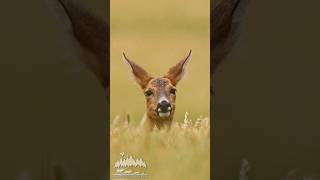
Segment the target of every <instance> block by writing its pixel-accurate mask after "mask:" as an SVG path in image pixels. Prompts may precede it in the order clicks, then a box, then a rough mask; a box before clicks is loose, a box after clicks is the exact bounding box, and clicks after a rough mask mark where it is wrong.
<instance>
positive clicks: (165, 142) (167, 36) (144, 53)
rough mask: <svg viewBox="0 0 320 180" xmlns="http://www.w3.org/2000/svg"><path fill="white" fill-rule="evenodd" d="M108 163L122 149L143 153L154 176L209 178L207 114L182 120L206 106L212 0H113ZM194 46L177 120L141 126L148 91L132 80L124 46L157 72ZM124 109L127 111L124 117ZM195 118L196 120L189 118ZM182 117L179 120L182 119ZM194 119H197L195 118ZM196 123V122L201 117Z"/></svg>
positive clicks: (164, 179)
mask: <svg viewBox="0 0 320 180" xmlns="http://www.w3.org/2000/svg"><path fill="white" fill-rule="evenodd" d="M110 3H111V4H110V5H111V8H110V9H111V18H110V25H111V26H110V31H111V42H110V52H111V55H110V56H111V67H110V70H111V73H110V74H111V86H110V98H111V99H110V119H111V120H114V119H115V120H114V121H111V122H110V123H111V129H110V133H111V134H110V136H111V138H110V147H111V154H110V158H111V161H110V166H111V169H110V171H111V173H114V171H115V168H113V167H114V163H115V162H116V161H117V160H119V159H120V158H121V156H120V154H119V153H121V152H125V153H126V154H129V155H132V156H135V157H139V158H143V159H144V160H145V161H146V163H147V164H148V165H149V166H148V168H147V169H146V170H147V173H148V174H149V178H148V179H151V180H180V179H181V180H182V179H183V180H199V179H201V180H206V179H209V174H210V173H209V168H210V166H209V163H210V138H209V131H210V129H209V125H208V124H209V119H208V118H199V119H200V120H198V122H200V121H201V123H202V127H201V128H197V127H196V126H194V125H192V126H190V127H188V126H187V127H188V128H184V127H185V125H184V124H185V122H184V115H185V112H190V119H193V120H196V119H197V118H198V117H201V116H202V117H208V116H209V112H210V91H209V90H210V76H209V72H210V16H209V15H210V12H209V9H210V1H209V0H200V1H190V0H174V1H172V0H161V1H150V0H135V1H130V0H111V1H110ZM190 49H192V50H193V56H192V59H191V61H190V62H189V64H188V65H187V72H186V74H185V77H184V79H183V80H182V81H181V82H180V83H179V84H178V86H177V90H178V91H177V101H176V112H175V120H174V121H175V122H174V126H173V128H172V129H171V131H169V132H162V131H161V132H158V131H155V132H151V133H146V132H143V131H142V130H141V129H140V128H139V127H138V124H139V122H140V120H141V118H142V116H143V114H144V113H145V97H144V95H143V93H142V91H141V89H140V87H139V86H138V85H137V84H136V83H135V82H134V80H133V78H132V75H131V72H130V71H129V67H128V65H127V64H125V63H124V61H123V59H122V52H123V51H125V52H126V55H127V56H128V57H129V58H130V59H131V60H133V61H134V62H136V63H137V64H139V65H141V66H142V67H143V68H145V69H146V70H147V71H148V72H149V73H150V74H152V75H154V76H161V75H164V74H165V73H166V72H167V70H168V69H169V68H170V67H171V66H173V65H175V64H176V63H177V62H178V61H179V60H181V59H182V58H183V57H185V56H186V55H187V53H188V51H189V50H190ZM126 113H129V114H130V123H129V124H128V123H127V120H126V117H127V116H126ZM194 122H195V121H194ZM179 124H180V125H179ZM195 124H196V123H195ZM198 124H199V123H198Z"/></svg>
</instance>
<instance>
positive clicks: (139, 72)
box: [123, 53, 152, 89]
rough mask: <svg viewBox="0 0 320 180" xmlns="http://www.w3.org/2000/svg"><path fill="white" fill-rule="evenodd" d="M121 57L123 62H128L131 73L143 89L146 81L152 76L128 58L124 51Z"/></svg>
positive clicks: (146, 83)
mask: <svg viewBox="0 0 320 180" xmlns="http://www.w3.org/2000/svg"><path fill="white" fill-rule="evenodd" d="M123 57H124V59H125V62H127V63H128V64H129V67H130V68H131V71H132V74H133V75H134V77H135V79H136V81H137V83H138V84H139V85H140V86H141V88H142V89H144V88H145V87H146V86H147V85H148V82H149V81H150V80H151V79H152V76H150V75H149V74H148V73H147V71H145V70H144V69H143V68H142V67H140V66H139V65H137V64H136V63H134V62H132V61H131V60H129V59H128V58H127V56H126V55H125V53H123Z"/></svg>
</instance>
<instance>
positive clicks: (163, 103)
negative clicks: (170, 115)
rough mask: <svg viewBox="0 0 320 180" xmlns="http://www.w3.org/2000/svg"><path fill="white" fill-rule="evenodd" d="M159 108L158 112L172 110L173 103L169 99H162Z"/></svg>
mask: <svg viewBox="0 0 320 180" xmlns="http://www.w3.org/2000/svg"><path fill="white" fill-rule="evenodd" d="M157 110H158V112H169V111H171V105H170V103H169V102H168V101H161V102H160V103H159V104H158V108H157Z"/></svg>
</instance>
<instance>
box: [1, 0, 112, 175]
mask: <svg viewBox="0 0 320 180" xmlns="http://www.w3.org/2000/svg"><path fill="white" fill-rule="evenodd" d="M77 3H79V4H80V6H82V7H85V9H88V10H89V11H91V12H92V11H93V13H95V14H96V15H97V16H99V17H101V18H106V12H107V9H108V7H107V5H106V4H107V3H106V1H104V0H92V1H85V0H81V1H80V0H77ZM50 10H51V9H50V8H49V7H48V3H47V2H46V1H43V0H35V1H33V2H32V3H31V2H28V1H21V2H14V1H9V0H4V1H2V2H1V11H0V22H1V29H0V38H1V42H0V47H1V53H0V59H1V61H0V71H1V74H2V75H1V76H0V81H1V88H0V89H1V90H0V91H1V93H0V99H1V101H0V120H1V126H0V134H1V135H0V142H1V143H0V146H1V148H0V159H1V162H0V166H1V172H0V179H15V180H27V179H29V180H49V179H52V173H53V167H55V166H59V167H62V168H63V169H64V171H65V173H66V177H65V179H77V180H88V179H105V177H106V173H107V171H106V166H107V162H106V159H107V154H106V151H107V142H108V141H107V134H108V130H107V128H106V127H107V121H106V119H107V106H106V95H105V91H104V90H103V88H101V86H100V83H99V82H98V80H97V79H96V78H95V77H94V75H93V74H92V73H91V72H90V71H89V70H87V68H86V67H85V66H83V64H82V62H81V61H80V60H79V56H78V55H77V54H74V52H72V51H73V49H74V47H72V46H69V42H67V41H66V39H67V38H66V37H67V34H66V32H65V30H64V28H63V24H62V23H61V22H60V21H58V20H57V18H55V16H54V15H53V13H52V12H51V11H50Z"/></svg>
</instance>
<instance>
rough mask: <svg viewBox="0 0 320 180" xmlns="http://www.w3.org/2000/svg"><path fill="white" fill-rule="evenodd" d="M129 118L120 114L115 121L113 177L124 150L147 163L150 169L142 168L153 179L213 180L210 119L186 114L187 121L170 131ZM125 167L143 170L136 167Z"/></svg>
mask: <svg viewBox="0 0 320 180" xmlns="http://www.w3.org/2000/svg"><path fill="white" fill-rule="evenodd" d="M129 119H130V120H131V118H124V119H122V118H120V117H119V116H117V117H116V118H115V119H114V120H113V121H112V124H111V131H110V143H111V144H110V145H111V156H110V160H111V161H110V162H111V164H110V167H111V169H110V172H111V177H112V174H114V173H115V172H116V169H115V168H114V166H115V163H116V162H117V161H118V160H119V159H120V158H122V156H121V155H120V153H122V152H123V153H125V154H126V155H129V156H133V157H134V158H139V159H140V158H141V159H143V161H145V162H146V166H147V168H145V169H144V168H142V171H143V172H144V173H146V174H147V175H148V178H147V179H150V180H209V179H210V123H209V119H208V118H204V117H200V118H197V119H196V120H191V119H189V118H188V116H187V114H186V117H185V118H184V119H183V120H182V121H183V122H182V123H178V122H175V123H174V124H173V126H172V128H171V130H170V131H166V130H161V131H159V130H155V131H153V132H146V131H145V130H143V128H140V127H137V126H132V125H131V124H130V120H129ZM125 170H126V171H139V172H141V170H140V169H138V170H137V169H136V168H134V167H127V168H125ZM113 179H119V178H113ZM120 179H121V178H120Z"/></svg>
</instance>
